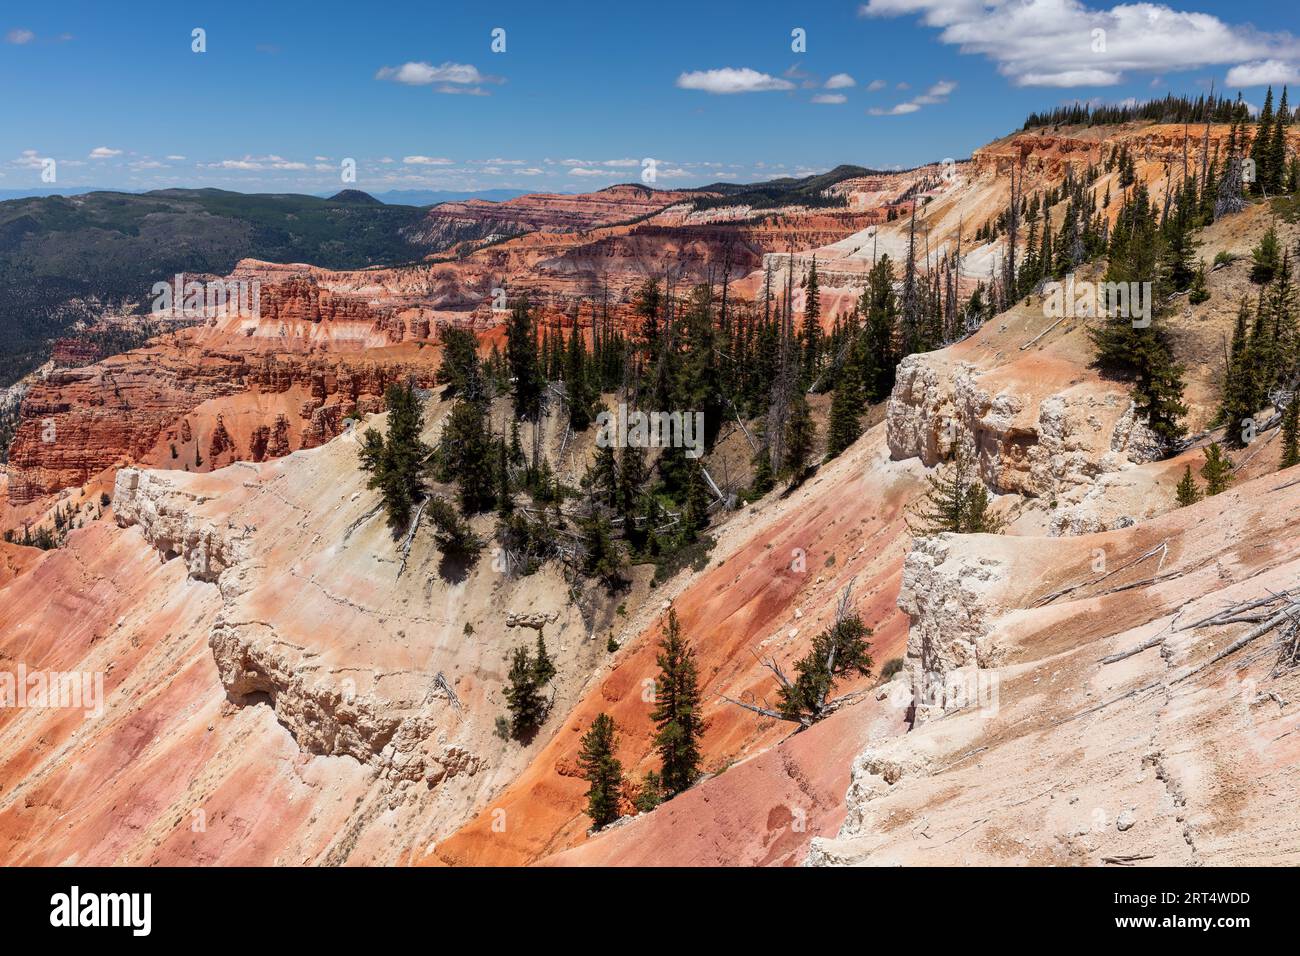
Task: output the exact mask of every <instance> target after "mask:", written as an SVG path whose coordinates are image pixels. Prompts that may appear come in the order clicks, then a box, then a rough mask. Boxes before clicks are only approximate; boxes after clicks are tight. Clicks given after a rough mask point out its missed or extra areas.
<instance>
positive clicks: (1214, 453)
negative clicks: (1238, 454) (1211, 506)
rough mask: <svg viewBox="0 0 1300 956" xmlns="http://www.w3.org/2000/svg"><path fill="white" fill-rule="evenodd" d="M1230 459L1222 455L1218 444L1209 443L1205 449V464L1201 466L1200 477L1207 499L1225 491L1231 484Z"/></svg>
mask: <svg viewBox="0 0 1300 956" xmlns="http://www.w3.org/2000/svg"><path fill="white" fill-rule="evenodd" d="M1232 469H1233V464H1232V459H1230V458H1229V457H1228V456H1227V455H1226V454H1224V452H1223V449H1222V448H1221V447H1220V446H1219V443H1218V442H1217V441H1216V442H1211V443H1210V444H1209V445H1207V446H1206V448H1205V464H1203V465H1201V477H1202V478H1204V479H1205V496H1206V497H1207V498H1209V497H1211V496H1213V495H1217V494H1219V493H1220V492H1222V491H1226V490H1227V488H1228V485H1230V484H1232Z"/></svg>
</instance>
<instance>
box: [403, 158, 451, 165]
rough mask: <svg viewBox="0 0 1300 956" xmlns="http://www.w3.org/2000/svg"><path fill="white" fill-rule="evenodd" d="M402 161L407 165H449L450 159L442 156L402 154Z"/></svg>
mask: <svg viewBox="0 0 1300 956" xmlns="http://www.w3.org/2000/svg"><path fill="white" fill-rule="evenodd" d="M402 162H404V163H406V165H408V166H450V165H451V164H452V163H451V160H450V159H447V158H446V157H444V156H403V157H402Z"/></svg>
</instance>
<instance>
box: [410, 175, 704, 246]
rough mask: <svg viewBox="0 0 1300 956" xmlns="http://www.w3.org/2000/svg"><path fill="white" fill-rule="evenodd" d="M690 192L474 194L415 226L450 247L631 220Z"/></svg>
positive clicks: (426, 239)
mask: <svg viewBox="0 0 1300 956" xmlns="http://www.w3.org/2000/svg"><path fill="white" fill-rule="evenodd" d="M690 196H691V194H689V193H679V192H673V191H671V190H655V189H649V188H647V187H645V186H635V185H619V186H610V187H609V188H608V189H602V190H600V191H598V192H594V193H584V194H582V195H577V196H569V195H560V194H549V193H533V194H530V195H527V196H520V197H518V198H516V199H509V200H506V201H505V202H487V201H485V200H482V199H469V200H466V201H464V202H445V203H440V204H438V205H437V206H434V207H433V208H432V209H430V210H429V214H428V215H427V216H426V217H425V219H424V221H423V222H422V223H420V224H418V225H415V226H412V227H409V228H408V229H407V233H408V234H409V238H411V239H412V240H414V241H416V242H419V243H422V244H428V245H429V246H430V247H431V248H434V249H447V248H450V247H451V246H454V245H456V244H457V243H459V242H464V241H465V240H467V239H486V238H489V237H492V236H513V235H518V234H519V233H524V232H535V231H539V230H540V231H545V232H559V233H565V232H580V231H582V230H586V229H594V228H597V227H599V226H609V225H613V224H615V223H619V222H627V221H628V220H630V219H637V218H639V217H641V216H645V215H648V214H650V213H653V212H657V211H659V210H660V209H665V208H667V207H668V206H671V205H673V204H674V203H677V202H680V201H682V200H683V199H685V198H689V197H690Z"/></svg>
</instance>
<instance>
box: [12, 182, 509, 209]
mask: <svg viewBox="0 0 1300 956" xmlns="http://www.w3.org/2000/svg"><path fill="white" fill-rule="evenodd" d="M222 191H223V192H224V191H226V190H222ZM359 191H360V190H344V192H359ZM99 192H113V193H129V194H131V195H137V196H139V195H144V193H145V192H146V190H139V189H112V188H109V187H107V186H63V187H57V188H46V189H0V202H4V201H6V200H9V199H33V198H42V197H46V196H84V195H85V194H86V193H99ZM244 195H256V194H255V193H246V194H244ZM313 195H315V196H317V197H318V198H321V199H328V198H330V196H332V195H334V194H333V193H314V194H313ZM366 195H368V196H372V197H374V198H375V199H378V200H379V201H380V202H381V203H384V204H385V205H389V206H432V205H435V204H437V203H440V202H461V201H464V200H466V199H485V200H487V201H489V202H505V201H506V200H507V199H515V198H517V197H519V196H526V195H528V192H527V190H524V189H468V190H458V189H389V190H387V191H385V192H372V193H366Z"/></svg>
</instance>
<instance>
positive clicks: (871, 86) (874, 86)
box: [867, 80, 889, 93]
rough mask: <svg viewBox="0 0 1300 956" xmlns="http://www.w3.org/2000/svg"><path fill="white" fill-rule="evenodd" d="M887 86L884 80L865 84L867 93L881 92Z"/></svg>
mask: <svg viewBox="0 0 1300 956" xmlns="http://www.w3.org/2000/svg"><path fill="white" fill-rule="evenodd" d="M888 85H889V84H887V83H886V82H885V81H884V80H872V81H871V82H870V83H868V84H867V92H868V93H875V92H876V91H877V90H883V89H884V88H885V87H886V86H888Z"/></svg>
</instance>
